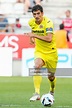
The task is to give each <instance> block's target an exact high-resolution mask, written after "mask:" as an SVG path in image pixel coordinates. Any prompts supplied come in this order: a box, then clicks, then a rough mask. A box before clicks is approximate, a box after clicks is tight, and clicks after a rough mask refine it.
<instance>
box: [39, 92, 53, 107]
mask: <svg viewBox="0 0 72 108" xmlns="http://www.w3.org/2000/svg"><path fill="white" fill-rule="evenodd" d="M53 100H54V99H53V96H52V95H51V94H50V93H48V94H44V95H42V97H41V103H42V104H43V105H44V106H49V107H50V106H52V105H53Z"/></svg>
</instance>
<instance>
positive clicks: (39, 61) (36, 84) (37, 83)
mask: <svg viewBox="0 0 72 108" xmlns="http://www.w3.org/2000/svg"><path fill="white" fill-rule="evenodd" d="M44 64H45V63H44V61H43V60H42V59H41V58H36V59H35V68H36V69H39V68H41V67H42V66H44ZM33 81H34V88H35V94H34V96H32V97H31V98H30V101H35V100H39V99H40V85H41V81H42V76H33Z"/></svg>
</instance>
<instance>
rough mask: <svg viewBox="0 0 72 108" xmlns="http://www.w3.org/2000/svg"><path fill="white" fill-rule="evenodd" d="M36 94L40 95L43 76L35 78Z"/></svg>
mask: <svg viewBox="0 0 72 108" xmlns="http://www.w3.org/2000/svg"><path fill="white" fill-rule="evenodd" d="M33 81H34V87H35V93H38V94H40V85H41V81H42V76H33Z"/></svg>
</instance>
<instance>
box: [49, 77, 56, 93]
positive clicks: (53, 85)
mask: <svg viewBox="0 0 72 108" xmlns="http://www.w3.org/2000/svg"><path fill="white" fill-rule="evenodd" d="M49 82H50V91H51V92H53V93H54V90H55V85H56V78H54V80H53V81H50V80H49Z"/></svg>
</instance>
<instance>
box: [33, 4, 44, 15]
mask: <svg viewBox="0 0 72 108" xmlns="http://www.w3.org/2000/svg"><path fill="white" fill-rule="evenodd" d="M38 10H40V11H41V12H43V7H42V6H41V5H35V6H33V8H32V13H33V12H34V11H38Z"/></svg>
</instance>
